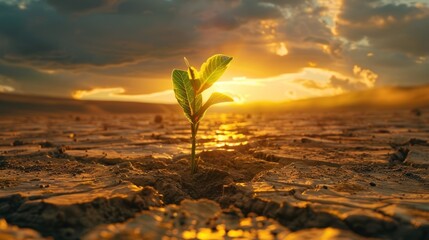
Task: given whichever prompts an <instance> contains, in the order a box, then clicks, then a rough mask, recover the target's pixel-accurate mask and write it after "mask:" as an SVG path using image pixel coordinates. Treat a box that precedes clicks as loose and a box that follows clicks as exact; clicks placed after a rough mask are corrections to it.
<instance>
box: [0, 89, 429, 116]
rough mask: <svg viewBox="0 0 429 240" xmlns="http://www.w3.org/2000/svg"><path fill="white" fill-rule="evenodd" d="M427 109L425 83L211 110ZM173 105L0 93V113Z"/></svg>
mask: <svg viewBox="0 0 429 240" xmlns="http://www.w3.org/2000/svg"><path fill="white" fill-rule="evenodd" d="M427 107H428V108H429V85H424V86H415V87H383V88H374V89H370V90H366V91H360V92H351V93H346V94H342V95H337V96H328V97H318V98H310V99H304V100H297V101H291V102H284V103H251V104H243V105H223V106H219V107H216V108H214V109H213V110H210V111H214V112H234V113H250V112H283V111H309V110H311V111H317V110H343V109H413V108H427ZM180 111H181V110H180V109H179V106H178V105H177V104H155V103H137V102H116V101H83V100H74V99H67V98H52V97H42V96H28V95H19V94H9V93H0V115H5V114H33V113H35V114H55V113H75V114H105V113H110V114H139V113H170V112H174V113H178V112H180Z"/></svg>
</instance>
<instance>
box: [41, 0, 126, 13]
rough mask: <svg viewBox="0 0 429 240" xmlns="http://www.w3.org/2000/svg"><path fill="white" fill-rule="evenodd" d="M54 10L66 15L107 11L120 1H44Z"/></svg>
mask: <svg viewBox="0 0 429 240" xmlns="http://www.w3.org/2000/svg"><path fill="white" fill-rule="evenodd" d="M46 1H47V2H48V3H49V4H50V5H52V6H53V7H54V8H55V9H57V10H59V11H61V12H66V13H85V12H91V11H96V10H99V11H102V10H104V11H108V10H109V9H110V8H112V7H114V6H115V5H116V4H117V3H119V2H120V0H72V1H70V0H46Z"/></svg>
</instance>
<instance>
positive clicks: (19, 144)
mask: <svg viewBox="0 0 429 240" xmlns="http://www.w3.org/2000/svg"><path fill="white" fill-rule="evenodd" d="M10 145H12V146H14V147H16V146H22V145H24V142H23V141H21V140H15V141H13V142H12V143H11V144H10Z"/></svg>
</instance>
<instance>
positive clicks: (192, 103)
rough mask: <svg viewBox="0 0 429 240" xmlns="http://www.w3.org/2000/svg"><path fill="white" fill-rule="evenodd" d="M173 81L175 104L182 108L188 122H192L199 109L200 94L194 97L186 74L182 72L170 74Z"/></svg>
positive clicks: (192, 88) (175, 71)
mask: <svg viewBox="0 0 429 240" xmlns="http://www.w3.org/2000/svg"><path fill="white" fill-rule="evenodd" d="M171 78H172V79H173V88H174V94H175V96H176V99H177V102H178V103H179V105H180V106H181V107H182V108H183V112H184V113H185V116H186V117H187V118H188V120H189V121H190V122H193V121H192V119H193V115H194V113H196V112H197V111H198V110H199V109H200V108H201V104H202V103H201V102H202V97H201V94H198V95H199V96H198V95H197V96H195V91H194V87H193V86H192V83H191V80H190V79H189V77H188V72H186V71H182V70H177V69H175V70H173V72H172V74H171Z"/></svg>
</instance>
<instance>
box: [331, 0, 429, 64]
mask: <svg viewBox="0 0 429 240" xmlns="http://www.w3.org/2000/svg"><path fill="white" fill-rule="evenodd" d="M427 29H429V7H427V6H425V5H422V4H420V5H408V4H393V3H388V4H385V3H384V2H382V1H379V0H371V1H361V0H345V1H344V4H343V9H342V12H341V14H340V16H339V20H338V22H337V30H338V33H339V34H340V35H341V36H343V37H346V38H347V39H349V40H351V41H360V40H364V39H367V41H368V42H369V44H371V46H373V47H375V48H378V49H387V50H393V51H401V52H404V53H407V54H412V55H415V56H425V55H429V45H428V44H427V43H428V42H429V34H427Z"/></svg>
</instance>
